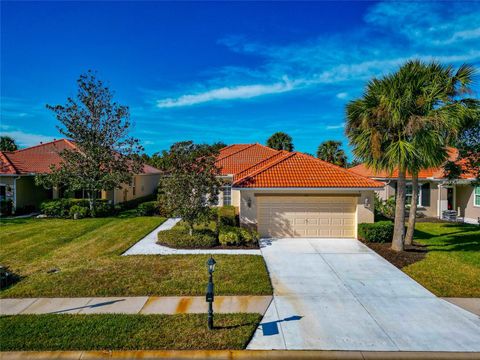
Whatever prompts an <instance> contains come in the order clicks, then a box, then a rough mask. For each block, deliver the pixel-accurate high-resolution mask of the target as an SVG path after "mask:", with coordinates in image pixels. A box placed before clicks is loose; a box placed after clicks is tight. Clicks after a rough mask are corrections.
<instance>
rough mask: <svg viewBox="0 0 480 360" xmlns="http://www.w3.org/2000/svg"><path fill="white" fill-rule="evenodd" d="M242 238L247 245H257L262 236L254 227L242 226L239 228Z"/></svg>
mask: <svg viewBox="0 0 480 360" xmlns="http://www.w3.org/2000/svg"><path fill="white" fill-rule="evenodd" d="M239 233H240V236H241V237H242V240H243V242H244V243H245V244H247V245H256V244H258V240H259V238H260V236H259V234H258V232H257V231H256V230H253V229H246V228H240V230H239Z"/></svg>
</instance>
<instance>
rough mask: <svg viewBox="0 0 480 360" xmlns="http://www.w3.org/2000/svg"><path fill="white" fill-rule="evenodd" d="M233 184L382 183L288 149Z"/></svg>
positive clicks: (342, 185) (313, 185) (378, 185)
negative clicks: (288, 151)
mask: <svg viewBox="0 0 480 360" xmlns="http://www.w3.org/2000/svg"><path fill="white" fill-rule="evenodd" d="M233 186H234V187H243V188H381V187H383V186H384V184H383V183H381V182H378V181H374V180H371V179H369V178H366V177H363V176H360V175H357V174H354V173H352V172H350V171H349V170H347V169H344V168H341V167H339V166H336V165H333V164H330V163H328V162H325V161H322V160H320V159H317V158H314V157H312V156H310V155H306V154H302V153H299V152H291V153H287V154H283V156H279V157H277V158H276V159H274V160H273V161H268V162H267V163H266V164H265V165H264V166H263V167H259V168H257V169H255V170H254V171H252V172H250V173H249V174H247V175H245V176H244V177H243V178H240V179H238V180H236V181H235V182H234V184H233Z"/></svg>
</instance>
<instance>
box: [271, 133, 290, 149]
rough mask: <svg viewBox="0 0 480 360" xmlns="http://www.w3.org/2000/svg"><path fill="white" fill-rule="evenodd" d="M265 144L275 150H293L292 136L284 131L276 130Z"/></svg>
mask: <svg viewBox="0 0 480 360" xmlns="http://www.w3.org/2000/svg"><path fill="white" fill-rule="evenodd" d="M267 146H268V147H271V148H272V149H275V150H286V151H293V142H292V137H291V136H290V135H288V134H286V133H284V132H281V131H279V132H276V133H275V134H273V135H272V136H270V137H269V138H268V140H267Z"/></svg>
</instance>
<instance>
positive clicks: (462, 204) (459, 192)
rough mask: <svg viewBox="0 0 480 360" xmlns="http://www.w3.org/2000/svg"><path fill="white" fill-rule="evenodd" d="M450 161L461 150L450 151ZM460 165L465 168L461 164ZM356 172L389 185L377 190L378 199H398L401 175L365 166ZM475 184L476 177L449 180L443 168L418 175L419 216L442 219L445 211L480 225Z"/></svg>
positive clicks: (479, 191) (479, 192)
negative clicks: (479, 222) (397, 193)
mask: <svg viewBox="0 0 480 360" xmlns="http://www.w3.org/2000/svg"><path fill="white" fill-rule="evenodd" d="M448 153H449V160H450V161H455V160H456V159H457V158H458V150H457V149H453V148H449V149H448ZM460 165H462V164H461V163H460ZM350 170H351V171H352V172H354V173H356V174H359V175H362V176H367V177H369V178H371V179H375V180H378V181H382V182H384V183H385V187H384V188H383V189H379V190H377V194H378V196H379V197H380V198H381V199H382V200H386V199H388V198H389V197H391V196H395V190H396V187H397V178H398V171H397V170H395V171H393V172H392V173H389V172H386V171H374V170H372V169H370V168H368V167H367V166H365V164H360V165H357V166H355V167H353V168H351V169H350ZM474 180H475V175H474V174H473V173H469V172H464V173H462V174H461V176H460V178H459V179H458V180H455V181H452V180H449V179H447V177H446V176H445V171H444V169H443V167H438V168H430V169H425V170H422V171H420V173H419V174H418V181H419V196H418V212H419V213H420V214H421V215H422V216H425V217H436V218H442V217H443V215H444V212H445V211H448V210H451V211H454V212H456V214H457V216H458V217H460V218H463V220H464V221H465V222H468V223H472V224H478V219H479V218H480V187H479V186H476V187H475V186H473V185H472V183H473V181H474ZM406 192H407V203H410V201H411V196H412V184H411V177H410V175H409V174H407V191H406Z"/></svg>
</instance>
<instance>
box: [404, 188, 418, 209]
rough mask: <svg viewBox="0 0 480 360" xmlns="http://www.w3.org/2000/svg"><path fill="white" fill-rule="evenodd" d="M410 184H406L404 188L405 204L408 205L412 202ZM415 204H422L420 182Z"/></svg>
mask: <svg viewBox="0 0 480 360" xmlns="http://www.w3.org/2000/svg"><path fill="white" fill-rule="evenodd" d="M412 189H413V188H412V184H407V186H406V189H405V204H406V205H410V203H411V202H412ZM417 205H418V206H422V184H419V185H418V199H417Z"/></svg>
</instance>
